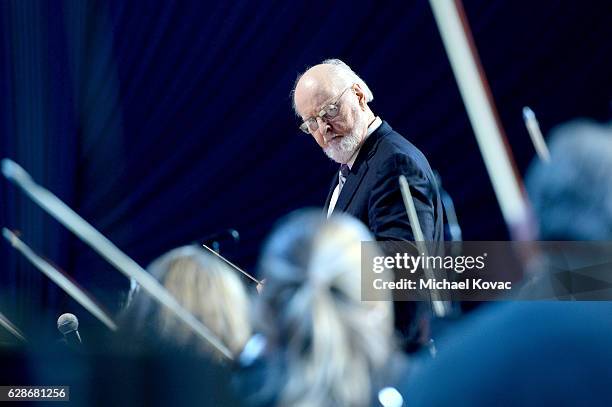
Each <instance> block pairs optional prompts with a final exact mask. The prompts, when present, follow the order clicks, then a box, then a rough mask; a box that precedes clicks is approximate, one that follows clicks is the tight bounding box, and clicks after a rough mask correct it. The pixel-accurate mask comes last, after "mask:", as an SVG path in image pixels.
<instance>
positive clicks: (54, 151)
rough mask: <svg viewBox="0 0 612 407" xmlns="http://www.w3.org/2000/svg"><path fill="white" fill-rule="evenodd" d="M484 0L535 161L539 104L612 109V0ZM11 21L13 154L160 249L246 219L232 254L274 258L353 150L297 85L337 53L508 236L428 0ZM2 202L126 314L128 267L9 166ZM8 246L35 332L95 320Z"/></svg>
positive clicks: (126, 6) (25, 13)
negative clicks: (300, 98) (306, 125)
mask: <svg viewBox="0 0 612 407" xmlns="http://www.w3.org/2000/svg"><path fill="white" fill-rule="evenodd" d="M465 3H466V4H465V6H466V12H467V17H468V18H469V21H470V23H471V26H472V29H473V32H474V37H475V43H476V46H477V47H478V50H479V52H480V56H481V59H482V64H483V66H484V69H485V71H486V73H487V75H488V78H489V82H490V85H491V88H492V93H493V96H494V98H495V101H496V103H497V107H498V109H499V113H500V117H501V121H502V123H503V125H504V126H505V129H506V131H507V134H508V140H509V143H510V147H511V148H512V150H513V152H514V154H515V158H516V161H517V164H518V167H519V170H520V171H521V172H522V173H523V172H524V171H525V168H526V167H527V165H528V163H529V161H530V160H531V159H532V158H533V157H534V150H533V147H532V145H531V143H530V141H529V137H528V135H527V133H526V131H525V129H524V126H523V123H522V120H521V109H522V107H523V106H524V105H529V106H531V107H532V108H533V109H534V110H535V112H536V113H537V115H538V118H539V120H540V123H541V125H542V128H543V130H544V132H547V131H548V130H549V129H550V128H551V127H553V126H554V125H556V124H558V123H560V122H563V121H565V120H568V119H571V118H574V117H577V116H589V117H595V118H598V119H600V120H604V119H607V118H608V117H609V112H610V104H609V102H610V96H611V95H612V92H611V88H612V86H611V77H612V75H610V73H611V72H612V66H611V63H610V55H611V54H612V52H611V49H610V38H612V35H611V34H612V32H611V30H610V20H609V18H610V15H611V13H610V11H611V10H610V2H609V1H599V2H597V1H588V2H575V1H537V2H534V1H510V0H495V1H491V0H486V1H485V0H479V1H466V2H465ZM0 18H1V20H0V22H1V23H0V24H1V28H0V58H1V63H0V89H1V92H2V98H1V99H0V101H1V102H0V103H1V108H0V132H1V135H2V139H1V142H0V147H1V151H0V153H1V156H2V157H10V158H12V159H14V160H16V161H17V162H18V163H20V164H21V165H22V166H23V167H24V168H25V169H26V170H27V171H28V172H30V174H31V175H32V176H33V178H34V179H35V180H36V181H37V182H39V183H40V184H42V185H43V186H45V187H47V188H49V189H50V190H52V191H53V192H54V193H55V194H57V195H58V196H59V197H60V198H61V199H63V200H64V201H65V202H66V203H68V204H69V205H70V206H71V207H73V208H74V209H75V210H76V211H77V212H78V213H79V214H81V215H82V216H83V217H84V218H85V219H87V220H88V221H89V222H91V223H92V224H93V225H94V226H95V227H97V228H98V229H99V230H100V231H101V232H102V233H104V234H105V235H106V236H107V237H109V238H110V240H111V241H113V242H114V243H116V244H117V245H118V246H119V247H120V248H121V249H122V250H124V251H125V252H126V253H127V254H129V255H130V256H132V257H133V258H134V259H135V260H136V261H137V262H139V263H140V264H141V265H143V266H146V265H147V264H148V263H149V262H150V261H151V260H152V259H154V258H155V257H156V256H158V255H160V254H162V253H163V252H164V251H166V250H168V249H170V248H173V247H176V246H178V245H182V244H186V243H189V242H191V241H193V240H194V239H197V238H198V237H200V236H204V235H207V234H209V233H213V232H215V231H218V230H222V229H225V228H229V227H232V228H236V229H237V230H238V231H239V232H240V235H241V241H240V242H239V243H238V244H226V245H225V246H223V247H222V253H223V254H225V255H227V256H228V257H229V258H230V259H231V260H233V261H234V262H236V263H237V264H240V265H242V266H243V267H244V268H246V269H248V270H249V271H252V272H254V273H255V272H256V271H255V268H254V267H255V263H256V259H257V255H258V252H259V249H260V247H261V244H262V242H263V241H264V238H265V236H266V235H267V234H268V233H269V231H270V229H271V227H272V226H273V224H274V222H275V221H276V220H278V219H279V218H280V217H281V216H283V215H285V214H287V213H288V212H290V211H292V210H294V209H297V208H301V207H304V206H321V205H322V204H323V201H324V199H325V196H326V193H327V188H328V186H329V182H330V179H331V177H332V176H334V171H335V170H336V166H335V165H334V164H333V163H331V162H330V161H329V160H328V159H327V158H325V157H324V155H323V153H322V152H321V151H320V150H319V148H318V147H317V146H316V145H315V143H314V142H313V141H312V140H311V139H310V138H309V136H306V135H304V134H302V133H301V132H300V131H299V130H298V128H297V125H298V120H297V119H296V117H295V116H294V114H293V112H292V109H291V99H290V91H291V89H292V86H293V83H294V81H295V78H296V75H297V74H298V73H299V72H301V71H303V70H304V69H305V68H306V67H307V66H309V65H314V64H316V63H317V62H320V61H321V60H322V59H324V58H330V57H338V58H341V59H343V60H345V61H346V62H347V63H349V64H350V65H351V66H352V67H353V68H354V69H355V70H356V71H357V72H358V73H359V74H360V75H361V76H362V77H363V79H365V81H366V82H367V83H368V84H369V86H370V87H371V89H372V90H373V92H374V95H375V98H374V102H373V103H372V108H373V110H374V112H375V113H377V114H379V115H380V116H381V117H382V118H383V119H385V120H387V121H388V122H389V123H390V124H391V125H392V126H393V127H394V128H395V129H396V130H398V131H399V132H400V133H402V134H403V135H404V136H406V137H407V138H408V139H409V140H411V141H412V142H413V143H414V144H416V145H417V146H418V147H420V148H421V149H422V150H423V151H424V153H425V154H426V155H427V157H428V158H429V161H430V163H431V165H432V167H433V168H435V169H437V170H438V171H439V172H440V174H441V175H442V179H443V184H444V187H445V188H446V189H447V190H448V191H449V192H450V194H451V196H452V197H453V198H454V200H455V204H456V209H457V213H458V216H459V220H460V223H461V226H462V227H463V233H464V238H465V239H468V240H470V239H471V240H477V239H487V240H489V239H506V238H507V237H508V235H507V231H506V228H505V225H504V222H503V219H502V217H501V214H500V211H499V208H498V204H497V202H496V200H495V197H494V194H493V190H492V187H491V184H490V182H489V179H488V176H487V173H486V171H485V168H484V165H483V161H482V159H481V156H480V153H479V150H478V147H477V144H476V142H475V138H474V135H473V132H472V130H471V127H470V125H469V122H468V118H467V115H466V112H465V108H464V107H463V104H462V102H461V99H460V95H459V92H458V89H457V86H456V84H455V80H454V77H453V75H452V72H451V68H450V66H449V63H448V59H447V57H446V54H445V52H444V49H443V46H442V43H441V39H440V36H439V34H438V31H437V28H436V26H435V23H434V19H433V15H432V12H431V9H430V6H429V4H428V2H427V1H425V0H419V1H397V2H380V1H370V2H355V1H353V0H342V1H336V2H328V1H251V2H246V1H238V2H229V1H219V2H210V1H180V2H178V1H177V2H174V1H141V2H140V1H124V0H121V1H110V2H107V1H100V2H96V1H83V0H73V1H70V0H65V1H37V0H15V1H7V0H5V1H2V2H1V3H0ZM0 202H1V205H2V206H1V211H0V216H1V218H0V221H1V224H2V226H8V227H10V228H13V229H17V230H19V231H21V233H22V238H23V240H24V241H25V242H26V243H28V244H30V245H31V246H32V247H33V248H34V249H35V250H36V251H38V252H39V253H41V254H43V255H44V256H46V257H47V258H49V259H50V260H52V261H53V262H54V263H56V264H57V265H58V266H59V267H61V268H62V269H63V270H65V271H66V272H67V273H68V274H70V275H71V276H72V277H73V278H74V279H75V280H76V281H77V282H78V283H79V284H80V285H81V286H83V287H84V288H86V289H88V290H89V291H91V292H92V293H94V294H95V295H96V296H97V297H98V298H100V300H101V301H102V302H103V303H104V304H105V305H106V307H108V308H109V309H110V310H111V311H112V312H116V311H117V309H118V307H119V305H118V304H119V303H120V301H121V294H120V293H121V292H122V290H125V289H126V288H127V280H126V279H125V278H124V277H123V276H122V275H120V274H119V273H118V272H117V271H115V270H114V269H113V268H112V267H110V266H109V265H108V264H107V263H106V262H104V261H103V260H101V259H100V258H99V257H98V256H97V255H96V254H94V253H93V251H92V250H90V249H89V248H87V247H85V246H84V245H83V244H81V243H80V242H78V241H77V240H76V239H74V238H73V237H72V236H71V235H70V234H69V233H68V232H67V231H65V230H64V229H63V227H61V226H60V225H59V224H58V223H57V222H56V221H54V220H52V219H51V218H50V217H49V216H48V215H46V214H45V213H43V212H42V211H41V210H40V209H39V208H37V207H36V206H34V205H33V204H32V203H31V202H30V201H29V200H28V199H27V198H25V197H24V195H23V194H22V193H21V192H19V191H17V190H16V189H15V188H14V187H12V186H10V185H9V184H8V183H7V182H6V180H2V181H1V182H0ZM0 255H1V256H2V264H1V267H2V269H1V274H0V312H4V313H5V314H7V315H8V316H10V317H11V318H13V319H14V320H15V321H17V322H19V323H20V324H21V325H22V326H23V327H25V328H24V329H26V330H30V331H32V330H33V329H34V323H37V324H38V325H37V326H38V327H43V328H44V329H48V330H50V331H52V330H53V329H54V319H55V317H57V315H58V314H59V313H60V312H63V311H72V312H74V313H76V314H77V315H79V316H80V317H81V319H87V318H86V316H85V314H86V313H85V311H84V310H82V309H81V308H80V307H79V306H78V305H76V304H74V303H73V302H72V301H71V300H69V299H67V297H66V296H65V295H64V294H63V293H61V292H59V290H58V289H57V288H56V287H55V286H53V285H52V284H51V283H49V282H48V281H47V280H46V278H44V277H43V276H41V275H40V274H39V273H38V272H37V271H36V270H34V269H33V268H32V267H31V266H29V265H28V264H27V263H26V262H25V261H24V260H23V259H22V258H21V257H20V256H19V255H17V254H16V253H14V252H13V251H12V250H11V249H10V248H9V247H8V245H7V244H6V243H2V244H0ZM38 316H42V317H43V318H42V319H41V321H42V322H38V318H37V317H38ZM90 323H91V324H92V325H94V326H97V325H96V323H95V322H90Z"/></svg>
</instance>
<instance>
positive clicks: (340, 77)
mask: <svg viewBox="0 0 612 407" xmlns="http://www.w3.org/2000/svg"><path fill="white" fill-rule="evenodd" d="M321 65H331V67H332V68H331V70H332V73H333V75H334V80H335V81H336V82H337V83H338V84H339V85H340V86H339V87H347V86H351V85H353V84H358V85H359V87H360V88H361V90H362V91H363V93H364V94H365V97H366V102H368V103H369V102H371V101H372V100H374V94H373V93H372V91H371V90H370V87H369V86H368V85H367V84H366V83H365V81H364V80H363V79H361V78H360V77H359V75H357V74H356V73H355V71H353V70H352V69H351V67H350V66H348V65H347V64H345V63H344V62H343V61H341V60H340V59H337V58H332V59H326V60H324V61H323V62H321ZM310 68H312V67H308V68H306V70H305V71H304V72H302V73H300V74H299V75H298V76H297V78H296V80H295V83H294V84H293V90H292V91H291V100H292V103H293V111H294V112H295V113H296V114H297V109H296V106H295V97H294V96H295V88H296V87H297V84H298V82H299V81H300V79H301V78H302V76H304V73H305V72H306V71H308V70H309V69H310Z"/></svg>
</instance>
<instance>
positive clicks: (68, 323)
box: [57, 313, 82, 346]
mask: <svg viewBox="0 0 612 407" xmlns="http://www.w3.org/2000/svg"><path fill="white" fill-rule="evenodd" d="M57 329H58V330H59V331H60V332H61V333H62V335H63V336H64V341H66V343H67V344H68V345H71V346H75V345H77V346H78V345H81V343H82V342H81V335H79V331H78V329H79V320H78V319H77V317H76V316H75V315H74V314H70V313H66V314H62V315H60V317H59V318H58V319H57Z"/></svg>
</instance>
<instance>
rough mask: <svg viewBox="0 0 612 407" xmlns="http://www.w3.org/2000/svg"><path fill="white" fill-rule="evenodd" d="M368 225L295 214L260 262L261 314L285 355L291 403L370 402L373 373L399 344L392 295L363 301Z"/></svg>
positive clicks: (283, 395) (285, 390)
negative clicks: (263, 283)
mask: <svg viewBox="0 0 612 407" xmlns="http://www.w3.org/2000/svg"><path fill="white" fill-rule="evenodd" d="M368 240H372V237H371V235H370V233H369V232H368V231H367V229H366V228H365V226H363V224H361V223H360V222H359V221H357V220H356V219H354V218H351V217H349V216H347V215H339V216H338V215H333V216H332V217H331V218H330V219H329V220H327V221H325V220H324V219H323V218H322V216H321V214H320V213H319V212H318V211H317V212H316V213H314V212H300V213H297V214H294V215H292V216H291V217H290V218H289V219H288V220H287V221H286V222H285V224H284V225H283V226H281V227H280V228H279V229H278V230H277V231H276V233H275V234H274V235H273V236H272V238H271V239H270V241H269V243H268V245H267V247H266V249H265V251H264V254H263V256H262V261H261V267H262V271H263V273H264V276H265V277H266V288H265V289H264V290H263V292H262V295H261V301H262V304H261V308H260V318H261V319H262V320H263V319H264V318H268V322H269V324H268V325H267V326H265V325H264V327H263V331H264V333H265V334H266V335H267V336H268V339H269V341H270V343H271V346H272V347H275V346H276V347H278V348H280V350H281V352H280V353H282V354H284V357H285V360H284V363H283V364H284V365H285V367H286V369H287V373H286V375H287V378H286V380H284V384H283V386H282V390H281V392H280V398H279V400H280V404H281V405H286V406H313V405H314V406H332V405H334V406H336V405H337V406H361V405H368V404H369V402H370V397H371V394H372V391H373V387H374V386H373V376H374V374H375V372H376V371H378V370H379V369H381V368H383V366H384V365H385V363H386V362H387V361H388V359H389V357H390V354H391V352H392V350H393V349H394V347H393V309H392V303H391V302H390V301H380V302H374V301H369V302H368V301H361V298H360V296H361V274H360V260H361V244H360V242H361V241H368Z"/></svg>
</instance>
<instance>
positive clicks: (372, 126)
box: [346, 116, 382, 169]
mask: <svg viewBox="0 0 612 407" xmlns="http://www.w3.org/2000/svg"><path fill="white" fill-rule="evenodd" d="M381 124H382V120H381V118H380V117H379V116H376V119H374V121H373V122H372V123H370V125H369V126H368V132H367V133H366V135H365V137H364V138H363V141H364V142H365V140H366V139H367V138H368V137H369V136H370V134H372V133H374V132H375V131H376V130H377V129H378V128H379V127H380V125H381ZM361 145H363V143H362V144H361ZM360 150H361V147H359V148H358V149H357V151H355V154H353V157H351V159H350V160H349V162H348V163H346V165H348V167H349V168H350V169H352V168H353V164H355V160H356V159H357V156H358V155H359V151H360Z"/></svg>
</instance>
